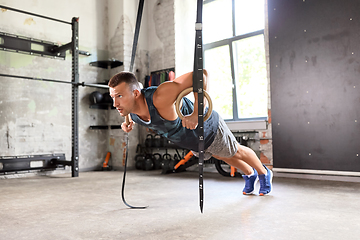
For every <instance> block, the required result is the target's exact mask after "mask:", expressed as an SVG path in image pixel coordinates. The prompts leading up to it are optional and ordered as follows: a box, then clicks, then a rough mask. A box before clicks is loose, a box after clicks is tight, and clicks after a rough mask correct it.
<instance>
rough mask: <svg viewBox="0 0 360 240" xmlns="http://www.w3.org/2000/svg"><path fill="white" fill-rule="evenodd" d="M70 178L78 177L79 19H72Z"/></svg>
mask: <svg viewBox="0 0 360 240" xmlns="http://www.w3.org/2000/svg"><path fill="white" fill-rule="evenodd" d="M71 23H72V41H71V45H72V46H71V51H72V82H73V83H74V84H73V85H72V136H71V137H72V149H71V154H72V156H71V173H72V177H78V176H79V123H78V122H79V119H78V112H79V109H78V108H79V86H78V84H77V83H79V18H75V17H74V18H73V19H72V22H71Z"/></svg>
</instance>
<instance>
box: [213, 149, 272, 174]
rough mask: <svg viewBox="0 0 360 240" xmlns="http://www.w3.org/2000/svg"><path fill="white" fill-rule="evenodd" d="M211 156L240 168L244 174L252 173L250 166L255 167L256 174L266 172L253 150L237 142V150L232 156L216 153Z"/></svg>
mask: <svg viewBox="0 0 360 240" xmlns="http://www.w3.org/2000/svg"><path fill="white" fill-rule="evenodd" d="M213 156H214V158H217V159H219V160H222V161H224V162H226V163H227V164H229V165H231V166H233V167H236V168H238V169H240V170H241V171H243V172H244V173H245V175H250V174H251V173H253V169H252V168H255V170H256V171H257V172H258V174H266V172H267V171H266V169H265V168H264V166H263V165H262V163H261V161H260V159H259V158H258V157H257V156H256V154H255V152H254V151H253V150H252V149H251V148H248V147H246V146H242V145H240V144H239V143H237V152H236V153H235V155H234V156H232V157H230V158H224V157H219V156H216V155H213Z"/></svg>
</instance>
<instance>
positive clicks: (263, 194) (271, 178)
mask: <svg viewBox="0 0 360 240" xmlns="http://www.w3.org/2000/svg"><path fill="white" fill-rule="evenodd" d="M269 172H270V174H271V177H270V184H271V189H270V191H269V192H268V193H260V194H259V196H265V195H268V194H269V193H271V191H272V180H273V177H274V175H273V172H272V171H271V170H270V169H269Z"/></svg>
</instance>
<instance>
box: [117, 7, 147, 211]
mask: <svg viewBox="0 0 360 240" xmlns="http://www.w3.org/2000/svg"><path fill="white" fill-rule="evenodd" d="M143 8H144V0H140V1H139V7H138V13H137V17H136V26H135V34H134V42H133V47H132V54H131V62H130V72H132V71H133V67H134V62H135V55H136V47H137V42H138V38H139V32H140V23H141V16H142V11H143ZM125 121H126V123H127V124H129V117H128V116H125ZM125 138H126V151H125V163H124V174H123V182H122V187H121V197H122V200H123V202H124V204H125V205H126V206H128V207H129V208H132V209H144V208H147V207H134V206H132V205H130V204H128V203H127V202H126V200H125V176H126V166H127V159H128V151H129V133H125Z"/></svg>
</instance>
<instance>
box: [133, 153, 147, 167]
mask: <svg viewBox="0 0 360 240" xmlns="http://www.w3.org/2000/svg"><path fill="white" fill-rule="evenodd" d="M144 162H145V156H144V155H142V154H138V155H136V156H135V168H136V169H138V170H143V169H144Z"/></svg>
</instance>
